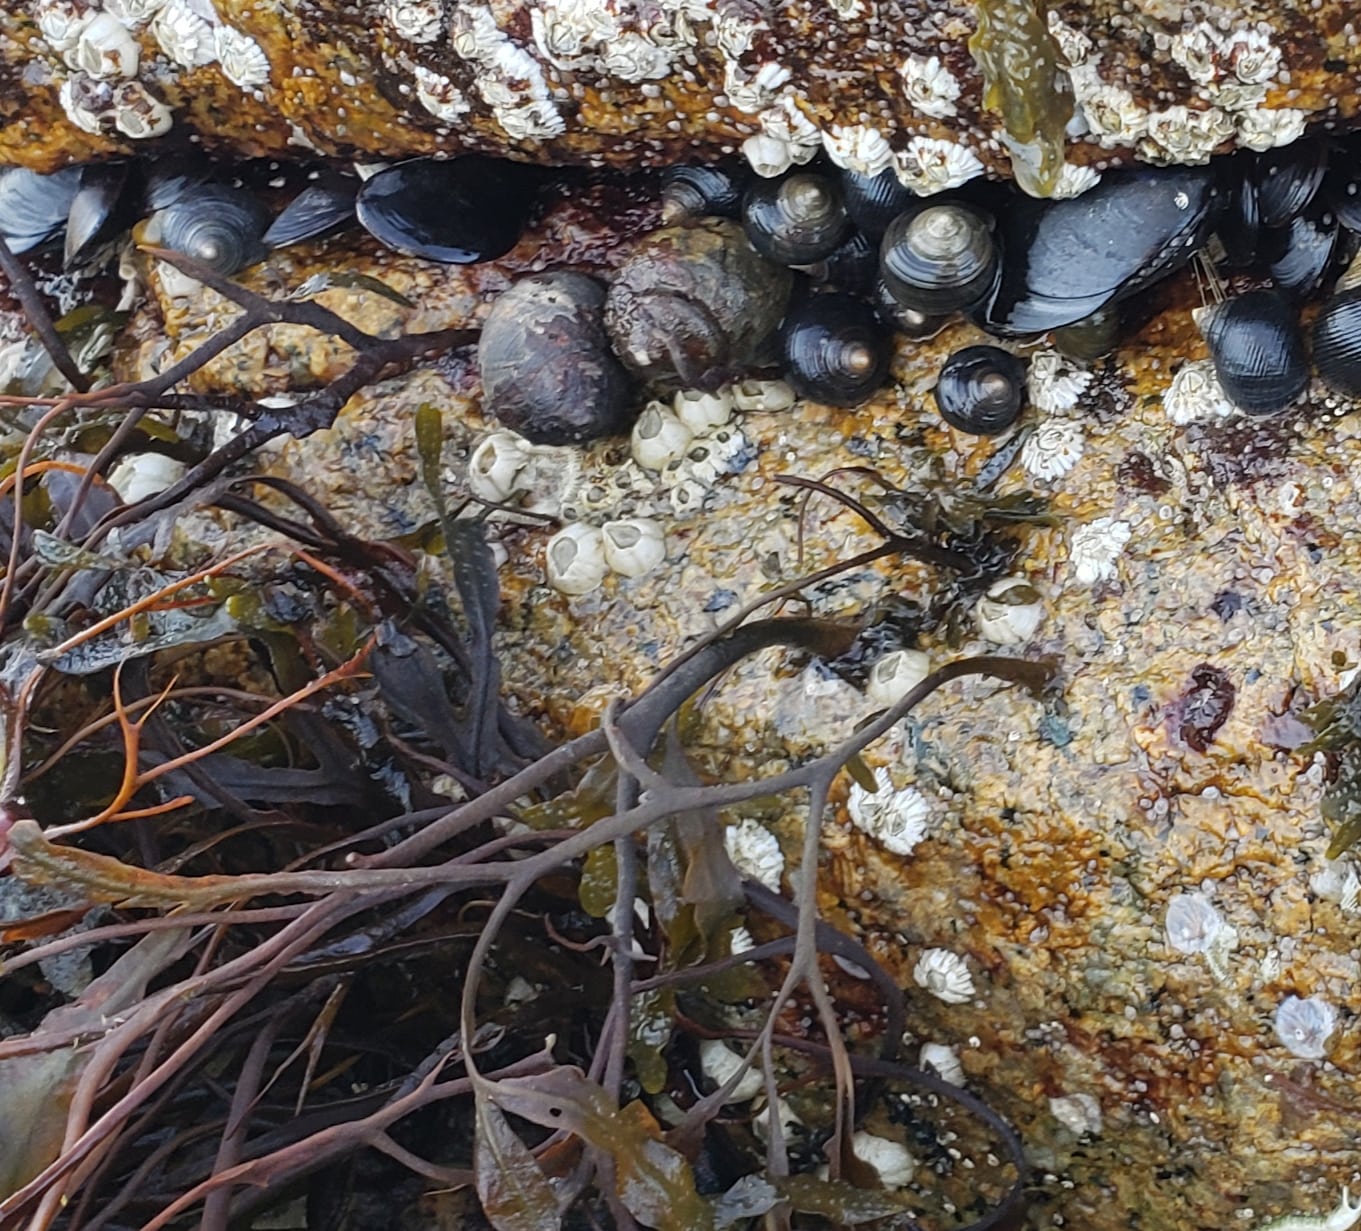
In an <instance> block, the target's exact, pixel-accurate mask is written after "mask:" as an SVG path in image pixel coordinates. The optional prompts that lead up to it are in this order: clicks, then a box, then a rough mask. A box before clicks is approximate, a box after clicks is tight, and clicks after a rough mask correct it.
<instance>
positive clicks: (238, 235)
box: [142, 184, 269, 276]
mask: <svg viewBox="0 0 1361 1231" xmlns="http://www.w3.org/2000/svg"><path fill="white" fill-rule="evenodd" d="M268 221H269V214H268V213H267V212H266V210H265V208H264V206H263V205H261V204H260V202H259V201H257V200H256V199H255V197H254V196H253V195H252V194H251V193H249V192H247V191H246V190H245V189H244V188H232V187H229V186H228V185H226V184H199V185H196V186H194V187H193V188H191V189H189V190H188V191H187V192H185V193H184V194H183V195H182V196H181V197H179V199H178V200H176V201H175V202H174V203H173V204H171V205H167V206H166V207H165V208H164V209H158V210H157V211H156V212H155V213H154V214H152V215H151V217H150V218H149V219H147V221H146V223H145V226H144V229H143V233H142V238H143V239H144V240H145V241H146V242H147V243H150V244H156V245H159V246H161V247H163V248H170V249H172V250H174V251H175V252H181V253H183V254H184V255H185V256H187V257H190V258H192V259H193V260H195V261H197V262H198V263H199V264H200V265H206V266H208V268H209V269H215V270H216V271H217V272H218V273H220V274H226V275H228V276H230V275H232V274H235V273H237V272H239V271H240V270H242V269H245V268H246V266H248V265H254V264H255V263H256V262H257V261H259V260H262V259H263V258H264V255H265V248H264V245H263V244H262V243H261V242H260V237H261V236H262V235H263V234H264V232H265V225H266V224H267V223H268Z"/></svg>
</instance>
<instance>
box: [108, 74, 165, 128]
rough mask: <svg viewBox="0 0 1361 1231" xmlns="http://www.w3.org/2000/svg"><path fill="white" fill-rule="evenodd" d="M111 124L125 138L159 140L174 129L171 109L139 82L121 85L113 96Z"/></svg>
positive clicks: (121, 83) (122, 83)
mask: <svg viewBox="0 0 1361 1231" xmlns="http://www.w3.org/2000/svg"><path fill="white" fill-rule="evenodd" d="M113 122H114V127H116V128H117V129H118V131H119V132H121V133H122V134H123V135H124V136H125V137H131V138H133V140H135V141H141V140H143V139H145V138H147V137H162V136H164V135H165V134H166V133H168V132H169V131H170V130H171V128H173V127H174V124H175V117H174V114H173V113H172V112H171V110H170V108H169V107H167V106H166V105H165V104H164V103H163V102H161V100H160V99H159V98H157V97H156V96H155V95H154V94H152V93H151V91H150V90H148V89H147V88H146V86H144V85H143V84H142V83H141V82H140V81H124V82H120V83H119V85H118V86H116V87H115V89H114V92H113Z"/></svg>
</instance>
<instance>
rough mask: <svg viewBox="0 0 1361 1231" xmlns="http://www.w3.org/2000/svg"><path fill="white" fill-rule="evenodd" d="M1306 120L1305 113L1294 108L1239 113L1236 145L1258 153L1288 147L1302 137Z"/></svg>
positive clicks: (1263, 108)
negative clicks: (1281, 146)
mask: <svg viewBox="0 0 1361 1231" xmlns="http://www.w3.org/2000/svg"><path fill="white" fill-rule="evenodd" d="M1308 118H1309V113H1308V112H1307V111H1300V110H1298V109H1297V108H1295V107H1276V108H1274V109H1269V108H1266V107H1259V108H1257V109H1256V110H1254V111H1244V112H1241V113H1240V114H1239V116H1238V144H1239V145H1242V146H1246V147H1247V148H1248V149H1250V150H1257V151H1258V152H1259V153H1260V152H1261V151H1262V150H1270V149H1274V148H1275V147H1276V146H1278V145H1289V144H1290V143H1291V142H1292V141H1296V140H1298V139H1299V138H1300V137H1301V136H1303V135H1304V122H1305V120H1307V119H1308Z"/></svg>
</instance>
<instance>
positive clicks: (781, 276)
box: [605, 218, 794, 391]
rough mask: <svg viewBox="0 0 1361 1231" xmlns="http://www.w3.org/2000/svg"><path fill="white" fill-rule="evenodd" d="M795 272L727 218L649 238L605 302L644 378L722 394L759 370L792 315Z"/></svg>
mask: <svg viewBox="0 0 1361 1231" xmlns="http://www.w3.org/2000/svg"><path fill="white" fill-rule="evenodd" d="M793 277H794V276H793V274H791V273H790V272H789V271H788V270H787V269H782V268H781V267H780V266H778V265H772V264H771V263H770V262H769V261H767V260H766V259H765V258H764V257H762V256H761V254H760V253H758V252H757V251H756V250H755V249H754V248H753V247H752V246H751V245H750V244H749V243H748V242H747V239H746V236H745V235H743V233H742V228H741V227H739V226H738V225H737V224H736V223H734V222H729V221H727V220H726V219H723V218H707V219H704V220H702V221H700V222H697V223H695V224H693V225H691V226H684V227H663V228H661V229H660V230H657V231H653V232H652V233H651V234H649V235H645V236H643V238H642V239H641V240H639V241H638V243H637V244H636V245H635V246H634V248H633V250H632V252H631V253H630V254H629V256H628V257H627V258H626V259H625V260H624V263H623V264H622V265H620V266H619V268H618V270H616V272H615V275H614V281H613V282H612V283H611V284H610V290H609V295H608V297H607V299H606V301H605V328H606V330H607V331H608V332H609V335H610V341H611V342H612V343H613V344H614V350H615V353H616V354H617V355H618V356H619V358H620V360H621V361H622V363H623V364H624V366H625V367H626V368H628V369H629V370H630V371H632V372H634V373H635V374H636V375H637V376H639V377H641V378H642V379H643V380H646V381H649V382H654V383H656V384H659V385H662V386H669V387H670V388H673V389H674V388H681V387H684V388H688V389H708V390H711V391H712V390H714V389H717V388H718V387H719V386H720V385H723V384H725V383H726V382H728V381H730V380H733V379H734V378H735V377H737V376H738V375H740V374H741V373H742V371H743V370H744V369H745V368H747V367H748V366H750V364H751V363H752V361H753V359H754V358H755V357H756V354H757V350H758V348H759V347H760V345H761V343H762V342H763V341H765V340H766V339H767V338H768V337H769V336H770V335H771V334H772V333H774V331H775V327H776V326H777V325H778V324H779V323H780V318H781V317H782V316H783V315H784V309H785V304H786V303H787V302H788V300H789V290H790V287H791V285H792V284H793Z"/></svg>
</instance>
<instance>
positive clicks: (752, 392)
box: [732, 380, 798, 414]
mask: <svg viewBox="0 0 1361 1231" xmlns="http://www.w3.org/2000/svg"><path fill="white" fill-rule="evenodd" d="M797 396H798V395H797V394H795V392H794V388H793V386H792V385H790V383H789V382H788V381H787V380H740V381H738V382H737V384H735V385H734V386H733V389H732V397H733V405H734V406H736V407H737V409H738V410H740V411H742V413H743V414H749V413H751V412H753V411H761V410H764V411H774V410H788V409H789V408H790V407H791V406H793V405H794V402H795V401H796V400H797Z"/></svg>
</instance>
